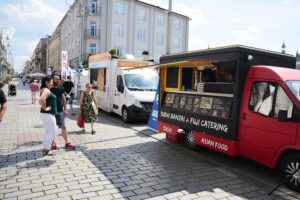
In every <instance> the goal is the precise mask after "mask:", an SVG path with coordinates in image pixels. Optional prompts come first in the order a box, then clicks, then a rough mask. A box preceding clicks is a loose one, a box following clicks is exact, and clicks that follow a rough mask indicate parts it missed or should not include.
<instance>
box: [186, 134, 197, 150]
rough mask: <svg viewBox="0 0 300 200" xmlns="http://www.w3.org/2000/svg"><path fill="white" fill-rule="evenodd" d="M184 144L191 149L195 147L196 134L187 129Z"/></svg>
mask: <svg viewBox="0 0 300 200" xmlns="http://www.w3.org/2000/svg"><path fill="white" fill-rule="evenodd" d="M186 144H187V146H188V147H189V148H190V149H191V150H196V149H197V144H196V136H195V133H193V131H187V134H186Z"/></svg>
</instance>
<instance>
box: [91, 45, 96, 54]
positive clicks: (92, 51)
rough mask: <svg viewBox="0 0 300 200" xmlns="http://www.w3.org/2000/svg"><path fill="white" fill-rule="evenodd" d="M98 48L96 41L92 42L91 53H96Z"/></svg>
mask: <svg viewBox="0 0 300 200" xmlns="http://www.w3.org/2000/svg"><path fill="white" fill-rule="evenodd" d="M96 52H97V48H96V43H91V44H90V53H96Z"/></svg>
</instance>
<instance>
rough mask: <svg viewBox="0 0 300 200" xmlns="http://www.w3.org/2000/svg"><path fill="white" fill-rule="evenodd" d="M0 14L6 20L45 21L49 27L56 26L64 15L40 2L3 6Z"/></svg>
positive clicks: (34, 0) (33, 1)
mask: <svg viewBox="0 0 300 200" xmlns="http://www.w3.org/2000/svg"><path fill="white" fill-rule="evenodd" d="M0 12H1V13H3V14H4V16H6V17H7V18H8V19H10V20H15V21H28V20H34V19H47V20H49V22H50V23H51V25H56V23H57V22H58V21H59V19H61V18H62V16H63V15H64V13H63V12H60V11H59V10H56V9H54V8H52V7H50V6H48V5H46V4H45V3H44V1H41V0H26V1H24V3H23V4H4V6H2V7H1V8H0Z"/></svg>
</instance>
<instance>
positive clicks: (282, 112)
mask: <svg viewBox="0 0 300 200" xmlns="http://www.w3.org/2000/svg"><path fill="white" fill-rule="evenodd" d="M287 116H288V111H287V110H279V113H278V121H280V122H287V121H288V117H287Z"/></svg>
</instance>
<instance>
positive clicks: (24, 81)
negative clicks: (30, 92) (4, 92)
mask: <svg viewBox="0 0 300 200" xmlns="http://www.w3.org/2000/svg"><path fill="white" fill-rule="evenodd" d="M26 81H27V79H26V78H25V76H23V78H22V82H23V86H25V84H26Z"/></svg>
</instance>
